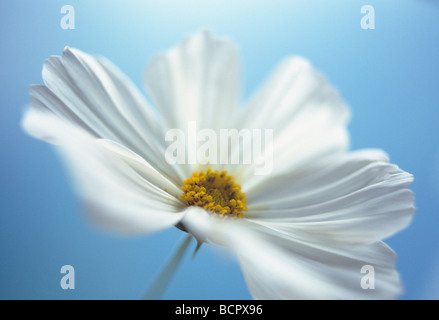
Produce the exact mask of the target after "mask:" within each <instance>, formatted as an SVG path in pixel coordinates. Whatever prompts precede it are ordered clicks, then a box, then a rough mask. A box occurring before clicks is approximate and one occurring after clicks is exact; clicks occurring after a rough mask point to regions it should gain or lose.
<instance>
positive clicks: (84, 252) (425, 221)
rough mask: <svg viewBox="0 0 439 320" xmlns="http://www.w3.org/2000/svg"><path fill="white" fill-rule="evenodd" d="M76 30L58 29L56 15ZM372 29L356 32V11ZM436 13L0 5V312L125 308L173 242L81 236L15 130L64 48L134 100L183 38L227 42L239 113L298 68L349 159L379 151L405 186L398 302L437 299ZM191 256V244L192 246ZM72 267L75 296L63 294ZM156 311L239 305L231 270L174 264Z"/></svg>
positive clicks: (325, 5)
mask: <svg viewBox="0 0 439 320" xmlns="http://www.w3.org/2000/svg"><path fill="white" fill-rule="evenodd" d="M65 4H70V5H72V6H73V7H74V8H75V13H76V15H75V18H76V19H75V20H76V21H75V24H76V29H75V30H63V29H62V28H61V27H60V20H61V18H62V16H63V15H62V14H61V13H60V9H61V7H62V6H63V5H65ZM366 4H370V5H373V6H374V8H375V16H376V29H375V30H363V29H361V27H360V20H361V17H362V14H361V13H360V9H361V7H362V6H363V5H366ZM438 18H439V3H438V2H437V1H433V0H431V1H429V0H405V1H401V0H387V1H378V0H362V1H357V0H332V1H326V0H325V1H323V0H319V1H317V0H314V1H308V0H302V1H255V0H253V1H240V2H239V3H237V1H230V0H210V1H205V0H204V1H202V0H199V1H194V0H193V1H176V0H175V1H171V0H164V1H141V0H138V1H123V2H122V1H118V2H116V1H111V2H110V1H102V0H95V1H79V0H76V1H73V0H63V1H54V0H51V1H47V0H46V1H42V0H40V1H30V0H29V1H23V0H14V1H1V2H0V35H1V37H0V39H1V40H0V41H1V59H0V73H1V78H0V92H1V106H0V107H1V118H0V121H1V122H0V141H1V152H2V154H1V157H0V170H1V185H0V210H1V213H0V298H2V299H137V298H141V297H142V295H143V294H144V293H145V290H146V289H147V288H148V286H149V285H150V284H151V282H152V281H153V279H154V277H155V275H156V274H157V272H158V271H159V270H160V268H161V267H162V266H163V264H164V262H165V261H166V260H167V258H168V257H169V255H170V253H171V252H172V251H173V250H174V248H175V247H176V245H177V243H178V241H179V240H180V239H181V237H182V234H181V232H180V231H178V230H177V229H175V228H173V229H171V230H167V231H165V232H160V233H157V234H154V235H151V236H144V237H140V236H137V237H134V238H132V237H121V236H117V235H114V234H111V233H108V232H106V231H105V230H101V229H98V228H96V227H95V226H94V225H92V224H91V223H89V221H88V220H87V218H86V216H85V215H84V213H83V211H82V209H81V205H80V203H79V202H78V200H77V198H76V197H75V195H74V193H73V191H72V189H71V187H70V184H69V180H68V179H67V174H66V172H65V170H64V167H63V164H62V163H61V161H60V159H59V158H58V157H57V155H56V152H55V151H54V150H53V149H52V147H50V146H49V145H47V144H45V143H43V142H40V141H37V140H35V139H32V138H30V137H28V136H26V135H25V134H24V133H23V132H22V131H21V129H20V126H19V122H20V118H21V116H22V113H23V110H24V109H25V107H26V104H27V103H28V101H29V97H28V86H29V85H30V84H32V83H42V79H41V68H42V64H43V61H44V59H46V58H47V57H49V55H60V54H61V52H62V49H63V48H64V46H66V45H69V46H72V47H77V48H79V49H81V50H83V51H85V52H88V53H92V54H101V55H104V56H106V57H107V58H109V59H110V60H112V61H113V62H114V63H115V64H116V65H117V66H119V67H120V68H121V69H122V70H123V71H124V72H125V73H126V74H128V76H130V77H131V78H132V79H133V80H134V82H135V83H136V84H137V85H138V86H141V84H142V74H143V70H144V67H145V66H146V63H147V62H148V60H149V59H150V58H151V57H152V56H154V54H156V53H157V52H161V51H164V50H166V49H167V48H169V47H171V46H173V45H175V44H176V43H177V42H178V41H180V40H181V39H182V38H183V37H184V36H186V35H187V34H191V33H194V32H197V31H199V30H201V29H210V30H211V31H212V32H214V33H215V34H218V35H222V36H228V37H230V38H231V39H232V40H234V41H235V42H236V43H237V45H238V47H239V50H240V54H241V58H242V69H243V83H245V86H244V89H243V99H245V98H246V97H248V96H249V94H250V93H251V92H252V91H253V90H255V89H256V88H257V87H258V85H259V84H260V83H261V82H262V81H263V80H264V78H265V77H266V76H267V74H268V72H269V71H270V70H271V68H272V67H274V65H275V64H276V63H277V62H278V61H279V60H280V59H282V58H283V57H285V56H286V55H290V54H299V55H302V56H305V57H307V58H308V59H310V60H311V62H312V63H313V64H314V65H315V66H316V68H318V69H319V70H321V71H322V72H323V73H324V74H325V75H326V76H327V77H328V78H329V80H330V82H331V83H332V84H334V85H335V86H336V87H337V88H338V89H339V91H340V92H341V94H342V96H343V97H344V99H345V100H346V101H347V102H348V103H349V104H350V106H351V108H352V113H353V118H352V121H351V124H350V127H349V129H350V133H351V140H352V143H351V146H352V147H351V148H352V149H360V148H368V147H377V148H382V149H384V150H386V151H387V152H388V154H389V155H390V157H391V160H392V162H394V163H397V164H398V165H399V166H400V167H401V168H403V169H404V170H406V171H408V172H411V173H413V174H414V175H415V182H414V184H413V185H412V190H413V191H414V192H415V194H416V206H417V208H418V211H417V214H416V216H415V218H414V220H413V223H412V224H411V226H410V227H409V228H408V229H406V230H404V231H402V232H400V233H398V234H397V235H395V236H393V237H391V238H390V239H388V240H387V242H388V243H389V244H390V245H391V246H392V247H393V248H394V249H395V250H396V252H397V253H398V256H399V259H398V264H397V269H398V270H399V271H400V273H401V275H402V279H403V282H404V285H405V293H404V294H403V296H402V297H401V298H403V299H437V298H439V289H438V285H439V275H437V274H438V273H437V270H438V268H439V250H438V244H439V235H438V230H439V219H438V207H439V203H438V202H439V201H438V198H439V147H438V143H437V141H438V136H439V131H438V120H439V108H438V104H439V63H438V60H437V59H438V57H439V43H438V41H439V37H438V31H439V19H438ZM192 245H193V244H192ZM67 264H70V265H73V266H74V268H75V271H76V289H75V290H62V289H61V287H60V279H61V277H62V275H61V274H60V269H61V267H62V266H63V265H67ZM164 298H166V299H248V298H250V295H249V293H248V290H247V288H246V285H245V283H244V280H243V277H242V275H241V272H240V269H239V266H238V265H237V263H236V261H235V260H234V259H233V258H225V259H224V258H223V255H222V254H220V253H218V252H217V251H216V250H214V249H212V248H209V247H207V246H206V247H203V248H202V249H201V250H200V252H199V253H198V255H197V257H196V258H195V259H194V260H192V259H191V257H190V254H189V255H187V256H186V257H185V259H184V260H183V263H182V265H181V268H180V269H179V270H178V272H177V273H176V276H175V278H174V279H173V281H172V283H171V285H170V286H169V287H168V289H167V291H166V293H165V295H164Z"/></svg>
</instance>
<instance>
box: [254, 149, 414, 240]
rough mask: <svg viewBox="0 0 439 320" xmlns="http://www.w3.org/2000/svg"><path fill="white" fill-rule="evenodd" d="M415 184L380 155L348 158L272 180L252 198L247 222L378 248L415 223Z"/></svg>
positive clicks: (360, 154) (372, 153) (361, 154)
mask: <svg viewBox="0 0 439 320" xmlns="http://www.w3.org/2000/svg"><path fill="white" fill-rule="evenodd" d="M383 160H384V161H383ZM412 181H413V176H412V175H410V174H408V173H407V172H404V171H402V170H401V169H399V168H398V167H396V166H395V165H392V164H389V163H387V162H386V156H385V155H384V154H382V153H380V152H379V151H373V150H370V151H362V152H356V153H351V154H346V155H345V156H343V157H339V158H338V159H333V161H330V162H328V161H321V163H317V164H316V163H315V164H312V165H309V166H306V167H304V168H303V169H302V170H297V171H294V172H292V173H290V174H288V175H285V176H283V177H276V178H273V179H267V181H266V184H265V186H264V187H265V188H258V189H254V190H253V192H252V193H250V194H247V197H248V199H247V200H248V204H249V205H248V208H249V212H248V213H247V214H246V217H248V218H249V219H252V220H254V221H255V222H257V223H259V224H263V225H265V226H266V227H269V228H271V229H273V230H277V231H279V232H282V233H289V234H294V235H295V236H296V237H300V238H302V239H306V241H310V242H320V243H325V242H328V241H331V242H332V243H333V244H336V243H364V242H366V243H370V242H375V241H379V240H380V239H383V238H385V237H388V236H390V235H392V234H394V233H395V232H397V231H399V230H401V229H403V228H405V227H406V226H407V225H408V224H409V223H410V221H411V219H412V216H413V214H414V212H415V208H414V197H413V194H412V192H411V191H410V190H408V189H407V187H408V186H409V185H410V183H411V182H412Z"/></svg>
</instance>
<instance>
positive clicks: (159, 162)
mask: <svg viewBox="0 0 439 320" xmlns="http://www.w3.org/2000/svg"><path fill="white" fill-rule="evenodd" d="M42 75H43V80H44V83H45V86H43V85H33V86H31V87H30V99H31V101H30V108H36V109H38V110H44V111H45V112H50V113H52V114H54V115H56V116H57V117H58V118H59V119H60V121H63V122H65V123H66V124H72V125H75V126H77V127H78V128H81V129H82V130H84V131H86V132H87V133H89V134H91V135H93V136H94V137H96V138H103V139H110V140H113V141H116V142H118V143H120V144H122V145H124V146H126V147H127V148H129V149H130V150H133V151H134V152H136V153H137V154H139V155H141V156H142V157H143V158H145V159H146V160H147V161H148V162H150V163H151V164H153V165H154V167H156V168H158V169H159V170H160V171H161V172H162V173H165V172H166V174H167V175H169V176H170V178H171V179H173V180H174V181H180V180H181V178H180V176H179V175H178V173H177V172H175V171H174V170H173V168H172V167H170V166H169V165H168V164H167V163H166V162H165V161H163V160H164V159H165V157H164V155H165V151H164V147H165V146H164V143H163V139H164V133H163V132H162V131H161V128H160V127H159V126H158V119H157V117H156V116H155V114H154V113H153V111H152V109H151V107H150V106H149V105H148V104H147V103H146V101H145V99H144V97H143V96H142V95H141V93H140V92H139V91H138V89H137V88H136V87H135V86H134V84H133V83H132V82H131V81H130V80H129V79H128V78H127V77H126V76H125V75H124V74H123V73H122V72H121V71H119V70H118V69H117V68H116V67H115V66H114V65H113V64H111V62H109V61H107V60H105V59H104V58H97V57H93V56H90V55H88V54H85V53H83V52H81V51H79V50H76V49H72V48H68V47H66V48H65V49H64V51H63V54H62V56H61V57H59V56H52V57H50V58H49V59H47V60H46V61H45V63H44V67H43V72H42ZM37 126H38V124H33V125H32V126H31V127H33V128H35V127H37ZM28 132H29V133H30V134H33V135H35V136H36V137H37V138H44V139H48V140H49V141H51V142H55V141H56V140H57V137H56V136H49V135H48V134H47V133H44V128H42V127H41V128H40V129H39V135H37V134H36V132H33V131H29V130H28Z"/></svg>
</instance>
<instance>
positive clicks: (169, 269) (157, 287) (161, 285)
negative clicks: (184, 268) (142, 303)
mask: <svg viewBox="0 0 439 320" xmlns="http://www.w3.org/2000/svg"><path fill="white" fill-rule="evenodd" d="M191 239H192V235H190V234H188V235H187V236H186V237H185V238H184V239H183V241H182V242H181V243H180V246H179V247H178V249H177V250H176V251H175V252H174V254H173V256H172V258H171V260H169V261H168V263H167V264H166V266H165V267H164V268H163V270H162V271H161V273H160V274H159V276H158V277H157V278H156V280H155V281H154V283H153V284H152V286H151V287H150V288H149V290H148V292H147V293H146V294H145V296H144V299H145V300H157V299H159V298H160V297H161V295H162V294H163V292H164V291H165V289H166V286H167V285H168V284H169V282H170V281H171V278H172V276H173V275H174V273H175V270H176V269H177V267H178V265H179V263H180V261H181V259H182V257H183V255H184V253H185V251H186V249H187V248H188V247H189V243H190V242H191Z"/></svg>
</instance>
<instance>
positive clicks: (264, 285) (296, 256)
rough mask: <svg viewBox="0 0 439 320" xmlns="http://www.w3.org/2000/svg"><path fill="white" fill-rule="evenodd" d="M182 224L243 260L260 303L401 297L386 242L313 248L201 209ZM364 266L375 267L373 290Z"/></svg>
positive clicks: (191, 211) (189, 212)
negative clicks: (284, 300) (366, 280)
mask: <svg viewBox="0 0 439 320" xmlns="http://www.w3.org/2000/svg"><path fill="white" fill-rule="evenodd" d="M181 223H182V224H183V225H184V227H185V228H186V230H187V231H188V232H190V233H192V234H193V235H194V236H195V237H196V238H197V239H198V241H200V242H212V243H215V244H218V245H222V246H225V247H227V248H229V249H230V250H232V251H233V252H234V253H235V254H236V255H237V258H238V260H239V262H240V264H241V268H242V271H243V274H244V277H245V279H246V282H247V285H248V288H249V290H250V292H251V294H252V295H253V297H254V298H256V299H394V298H396V297H397V295H398V294H399V293H400V292H401V284H400V279H399V275H398V273H397V272H396V271H395V259H396V255H395V254H394V252H393V251H392V250H391V249H390V248H389V247H388V246H387V245H385V244H384V243H382V242H380V241H378V242H374V243H371V244H367V245H360V246H359V245H348V244H345V245H340V244H339V245H337V246H332V245H331V244H328V245H326V244H313V243H308V242H305V241H302V240H301V239H300V238H295V237H294V236H293V235H290V234H283V233H281V232H278V231H276V230H273V229H270V228H266V227H264V226H261V225H257V224H254V223H252V222H249V221H248V220H245V219H243V220H240V219H238V220H235V221H232V222H227V221H220V220H218V219H215V218H212V217H211V216H209V215H208V214H207V213H206V212H203V210H202V209H199V208H195V207H192V208H188V209H187V210H186V215H185V217H184V218H183V219H182V220H181ZM364 266H368V267H369V268H370V267H372V268H373V274H370V275H369V276H371V277H372V276H373V277H374V279H373V281H374V283H373V284H372V283H368V285H373V286H374V288H373V289H372V288H371V287H369V289H368V290H366V289H365V287H364V276H365V274H364V272H363V271H362V269H363V267H364ZM362 272H363V273H362ZM362 284H363V286H362ZM366 287H367V286H366Z"/></svg>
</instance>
